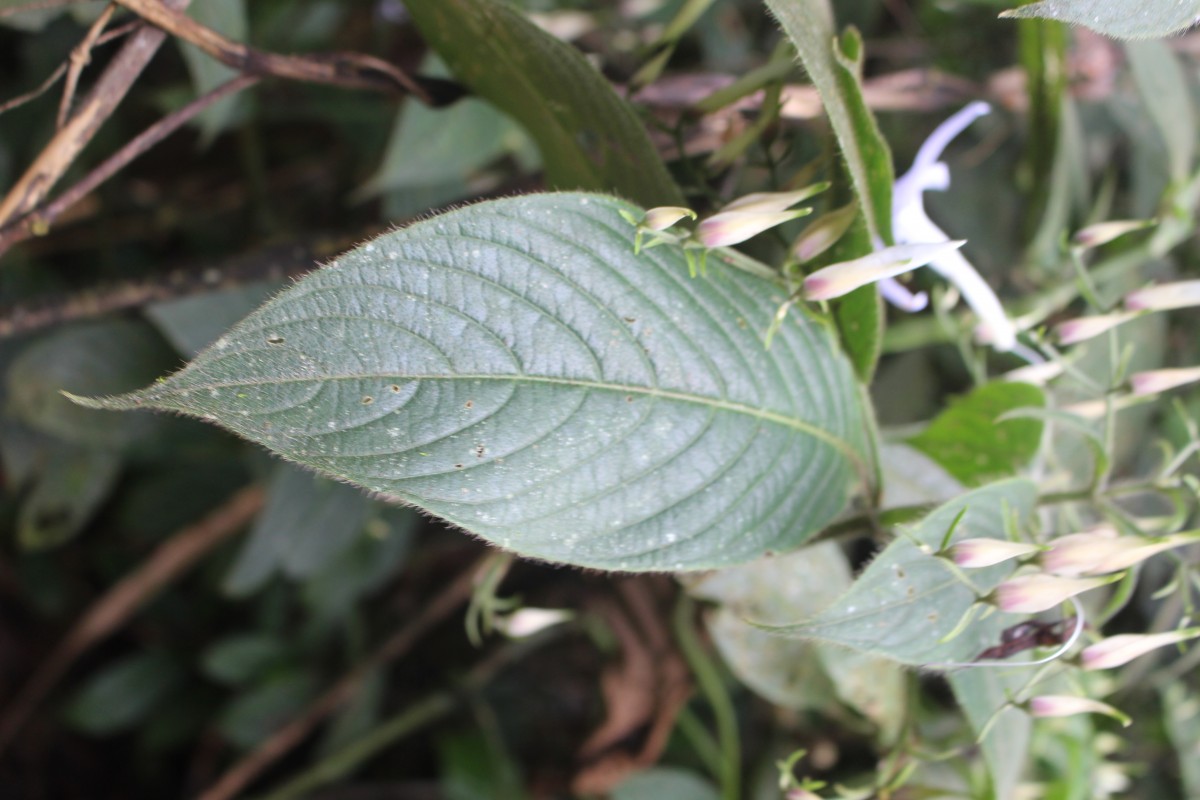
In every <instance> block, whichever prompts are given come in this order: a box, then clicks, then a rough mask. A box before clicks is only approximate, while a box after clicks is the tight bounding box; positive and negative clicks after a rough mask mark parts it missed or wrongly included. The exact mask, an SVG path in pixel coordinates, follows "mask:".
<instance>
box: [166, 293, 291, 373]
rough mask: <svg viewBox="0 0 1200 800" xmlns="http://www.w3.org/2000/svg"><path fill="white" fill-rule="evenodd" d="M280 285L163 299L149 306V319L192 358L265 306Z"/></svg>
mask: <svg viewBox="0 0 1200 800" xmlns="http://www.w3.org/2000/svg"><path fill="white" fill-rule="evenodd" d="M280 286H281V284H279V283H276V282H274V281H267V282H264V283H255V284H251V285H249V286H239V287H238V288H236V289H226V290H222V291H216V292H209V293H206V294H197V295H192V296H190V297H180V298H177V299H174V300H164V301H163V302H161V303H154V304H152V305H149V306H147V307H146V316H147V317H149V318H150V320H151V321H152V322H153V323H154V324H155V325H156V326H157V327H158V329H159V330H160V331H162V333H163V336H165V337H166V338H167V341H169V342H170V343H171V344H172V345H174V346H175V349H176V350H178V351H179V352H180V353H182V354H183V355H185V356H187V357H188V358H191V357H192V356H195V355H196V354H197V353H199V352H200V351H201V350H203V349H204V348H205V347H208V346H209V345H210V344H212V343H213V341H214V340H215V339H216V338H217V337H218V336H220V335H221V334H222V333H224V332H225V331H227V330H229V326H231V325H233V323H235V322H237V321H238V320H239V319H241V318H242V317H244V316H246V315H247V314H249V313H250V312H251V311H253V310H254V309H256V308H258V306H260V305H262V303H263V301H265V300H266V299H267V298H268V297H270V296H271V295H272V294H274V293H275V292H277V291H278V290H279V288H280Z"/></svg>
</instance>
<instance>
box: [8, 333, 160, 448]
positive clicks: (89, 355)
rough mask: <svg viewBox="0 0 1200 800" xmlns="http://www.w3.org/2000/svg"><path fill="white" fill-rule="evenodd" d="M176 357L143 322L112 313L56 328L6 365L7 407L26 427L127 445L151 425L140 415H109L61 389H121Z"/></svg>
mask: <svg viewBox="0 0 1200 800" xmlns="http://www.w3.org/2000/svg"><path fill="white" fill-rule="evenodd" d="M176 363H177V361H176V358H175V356H174V354H173V353H172V352H171V349H170V348H169V347H167V345H166V343H165V342H163V340H162V338H161V337H159V336H158V334H157V333H156V332H155V331H154V329H153V328H151V327H150V326H149V325H146V324H144V323H137V322H129V321H125V320H112V321H105V322H94V323H88V324H83V325H73V326H70V327H64V328H60V329H59V330H57V331H55V332H54V333H52V334H50V335H49V336H46V337H45V338H42V339H38V340H37V341H35V342H33V343H32V344H31V345H29V346H28V347H27V348H25V350H24V351H22V353H21V355H20V356H18V357H17V359H16V361H14V362H13V364H12V366H11V367H10V368H9V371H8V376H7V378H8V380H7V383H8V387H7V388H8V400H9V408H10V410H11V412H12V413H13V414H14V416H16V417H17V418H18V419H20V420H21V421H23V422H25V423H26V424H28V425H29V426H30V427H33V428H35V429H37V430H40V431H42V432H44V433H49V434H52V435H54V436H57V437H59V438H61V439H65V440H66V441H69V442H74V443H77V444H82V445H90V446H96V447H120V446H124V445H128V444H129V443H130V442H132V441H133V440H134V439H136V438H138V437H140V436H144V435H149V434H151V433H153V432H154V431H155V429H157V428H158V427H159V424H158V423H157V422H156V421H155V420H153V419H151V418H147V417H145V416H143V415H130V416H128V417H127V418H125V419H116V418H114V417H112V416H111V415H108V414H102V413H98V412H96V411H93V410H90V409H86V408H81V407H80V406H78V405H76V404H74V403H72V402H70V401H69V400H67V399H66V398H65V397H63V396H62V394H61V392H62V391H63V390H66V391H70V392H74V393H76V394H84V395H97V394H100V395H103V394H113V393H116V392H122V391H128V390H130V389H132V388H133V387H135V386H139V385H145V384H146V382H147V381H149V380H153V379H154V376H155V375H158V374H161V373H162V372H163V371H164V370H166V369H170V368H171V367H173V366H174V365H175V364H176Z"/></svg>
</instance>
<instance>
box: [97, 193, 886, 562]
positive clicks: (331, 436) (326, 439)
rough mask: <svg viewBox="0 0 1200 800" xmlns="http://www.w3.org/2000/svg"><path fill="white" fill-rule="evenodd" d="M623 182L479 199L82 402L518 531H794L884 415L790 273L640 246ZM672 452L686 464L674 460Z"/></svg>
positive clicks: (537, 552) (585, 547)
mask: <svg viewBox="0 0 1200 800" xmlns="http://www.w3.org/2000/svg"><path fill="white" fill-rule="evenodd" d="M622 212H624V214H627V215H631V216H633V217H635V218H636V217H638V216H640V215H641V214H642V211H641V210H640V209H637V208H636V207H633V206H630V205H628V204H625V203H622V202H620V201H618V200H615V199H613V198H610V197H602V196H598V195H581V194H551V195H538V196H529V197H522V198H514V199H508V200H499V201H493V202H490V203H480V204H478V205H474V206H471V207H469V208H466V209H462V210H459V211H455V212H452V213H450V214H446V215H443V216H441V217H437V218H435V219H431V220H427V221H425V222H422V223H419V224H417V225H414V226H412V227H410V228H407V229H405V230H402V231H397V232H394V233H389V234H386V235H384V236H381V237H379V238H378V239H376V240H374V241H372V242H370V243H368V244H366V245H364V246H363V247H361V248H359V249H358V250H355V251H352V252H351V253H348V254H346V255H345V256H343V257H342V258H341V259H339V260H338V261H336V262H334V263H333V264H331V265H330V266H329V267H327V268H325V269H322V270H319V271H318V272H316V273H313V274H311V275H309V276H308V277H306V278H305V279H304V280H302V281H300V282H299V283H297V284H296V285H295V286H293V287H292V288H290V289H289V290H287V291H286V292H284V293H282V294H280V295H279V296H278V297H276V298H275V299H274V300H272V301H271V302H270V303H269V304H267V305H266V306H264V307H263V308H262V309H260V310H259V311H257V312H255V313H254V314H253V315H251V316H250V317H249V318H247V319H246V320H245V321H243V322H242V323H241V324H239V325H238V326H237V327H235V328H234V329H233V330H232V331H231V332H230V333H228V334H226V335H225V336H223V337H222V338H221V339H219V340H218V341H217V343H216V344H215V345H214V346H213V347H212V348H211V349H209V350H206V351H205V352H204V353H202V354H201V355H200V356H199V357H198V358H197V359H196V360H195V361H194V362H192V364H191V365H189V366H188V367H187V368H186V369H184V370H182V371H180V372H177V373H175V374H174V375H172V376H170V377H169V378H166V379H165V380H163V381H161V382H159V383H156V384H155V385H153V386H150V387H148V388H147V389H145V390H143V391H142V392H138V393H135V394H130V395H125V396H124V397H120V398H110V399H108V400H101V401H95V400H93V401H89V402H91V403H92V404H93V405H96V406H101V407H107V408H120V409H135V408H158V409H170V410H177V411H182V412H185V413H188V414H192V415H196V416H201V417H206V418H209V419H211V420H213V421H216V422H219V423H220V424H221V425H223V426H226V427H228V428H230V429H231V430H233V431H235V432H237V433H239V434H241V435H243V436H246V437H247V438H250V439H252V440H254V441H257V442H260V443H262V444H264V445H267V446H269V447H271V448H272V449H274V450H275V451H277V452H279V453H280V454H282V455H284V456H285V457H287V458H289V459H291V460H295V461H298V462H301V463H304V464H307V465H308V466H311V467H314V468H317V469H320V470H323V471H325V472H327V473H328V474H331V475H335V476H337V477H339V478H341V479H343V480H348V481H352V482H354V483H357V484H359V485H362V486H365V487H367V488H368V489H371V490H372V491H376V492H380V493H382V494H386V495H390V496H392V497H395V498H398V499H400V500H404V501H406V502H409V503H412V504H414V505H419V506H421V507H423V508H425V509H427V510H429V511H431V512H433V513H435V514H438V515H439V516H442V517H444V518H446V519H448V520H450V521H452V522H454V523H455V524H458V525H460V526H462V527H463V528H466V529H467V530H469V531H472V532H474V533H476V534H478V535H480V536H484V537H486V538H487V539H489V540H490V541H492V542H495V543H497V544H499V545H501V546H504V547H508V548H511V549H513V550H515V551H517V552H519V553H522V554H525V555H532V556H537V557H540V558H546V559H550V560H555V561H563V562H568V563H573V564H579V565H586V566H592V567H598V568H608V569H625V570H687V569H701V568H710V567H715V566H724V565H729V564H734V563H740V562H745V561H748V560H751V559H754V558H756V557H758V556H760V555H762V554H763V553H765V552H768V551H775V552H784V551H787V550H791V549H793V548H795V547H796V546H797V545H799V544H800V543H802V542H803V541H804V540H805V539H806V538H807V537H808V536H810V535H812V534H813V533H814V532H816V531H818V530H820V529H821V528H822V527H823V526H824V525H825V524H826V523H828V522H829V520H830V519H832V518H833V516H834V515H836V514H837V513H838V512H839V511H840V510H841V508H842V507H843V505H844V504H845V502H846V498H847V496H848V493H849V491H850V489H851V488H852V487H853V486H854V485H855V484H856V483H860V482H863V481H869V480H870V479H871V478H870V476H872V475H873V472H874V469H873V465H871V461H872V458H873V454H872V452H871V449H870V448H871V445H870V441H869V440H870V437H871V435H872V433H871V428H870V422H869V418H868V417H867V415H866V414H865V413H864V408H863V403H862V398H861V396H860V393H859V390H858V385H857V383H856V381H855V380H854V377H853V375H852V373H851V371H850V366H849V364H848V363H847V362H846V361H845V359H844V358H843V357H842V355H841V353H840V352H839V351H838V350H837V347H836V344H835V342H834V340H833V338H832V336H831V335H830V334H829V332H828V331H827V330H826V328H825V327H824V326H822V325H821V324H819V323H817V322H815V321H813V320H812V319H810V318H809V317H808V316H807V315H805V314H804V313H803V312H801V311H793V312H792V313H791V314H790V315H789V316H788V317H787V318H786V320H785V321H784V324H783V326H782V327H781V328H780V329H779V331H778V333H777V335H776V336H775V339H774V343H773V346H772V347H771V348H770V350H768V349H766V348H765V347H764V346H763V343H762V339H761V337H762V332H763V331H765V330H766V329H767V327H768V326H769V325H770V324H771V321H772V319H773V318H774V315H775V312H776V309H778V308H779V306H780V304H781V303H782V302H783V301H784V299H785V294H784V291H785V290H784V289H783V288H782V287H780V286H778V285H776V284H775V283H773V282H770V281H767V280H764V279H762V278H760V277H757V276H756V275H752V274H750V273H748V272H745V271H743V270H741V269H736V268H733V267H729V266H727V265H726V263H724V261H725V256H723V255H722V253H721V252H720V251H717V252H715V253H713V254H711V255H710V256H709V258H708V273H707V276H706V277H698V278H695V279H693V278H689V277H688V275H689V269H688V264H687V261H686V258H685V255H684V253H683V251H682V249H680V248H679V247H677V246H662V247H655V248H653V249H646V250H643V251H642V252H641V254H640V255H638V254H635V253H634V252H633V246H632V245H633V241H632V240H633V226H632V225H630V223H629V222H627V221H626V219H625V218H624V217H623V216H622ZM664 470H666V471H669V472H670V475H671V478H670V480H663V475H664V474H666V472H664Z"/></svg>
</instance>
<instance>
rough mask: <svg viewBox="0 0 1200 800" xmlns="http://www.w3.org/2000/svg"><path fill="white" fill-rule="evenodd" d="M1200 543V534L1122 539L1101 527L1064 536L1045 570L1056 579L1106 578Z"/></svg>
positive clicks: (1052, 547)
mask: <svg viewBox="0 0 1200 800" xmlns="http://www.w3.org/2000/svg"><path fill="white" fill-rule="evenodd" d="M1196 541H1200V533H1197V532H1192V533H1177V534H1175V535H1173V536H1162V537H1158V538H1147V537H1143V536H1118V535H1117V532H1116V530H1114V529H1113V528H1112V527H1111V526H1108V525H1101V526H1099V527H1097V528H1093V529H1092V530H1090V531H1085V532H1083V533H1073V534H1071V535H1069V536H1060V537H1059V538H1057V539H1055V540H1054V541H1052V542H1050V544H1049V546H1048V548H1047V550H1046V552H1045V553H1044V554H1043V555H1042V558H1041V562H1042V566H1043V567H1045V568H1046V570H1047V571H1048V572H1052V573H1054V574H1055V575H1064V576H1068V577H1078V576H1081V575H1104V574H1107V573H1110V572H1116V571H1118V570H1122V569H1127V568H1129V567H1132V566H1133V565H1134V564H1139V563H1141V562H1142V561H1145V560H1146V559H1147V558H1149V557H1150V556H1153V555H1156V554H1158V553H1161V552H1163V551H1165V550H1171V549H1173V548H1176V547H1182V546H1183V545H1185V544H1191V543H1193V542H1196Z"/></svg>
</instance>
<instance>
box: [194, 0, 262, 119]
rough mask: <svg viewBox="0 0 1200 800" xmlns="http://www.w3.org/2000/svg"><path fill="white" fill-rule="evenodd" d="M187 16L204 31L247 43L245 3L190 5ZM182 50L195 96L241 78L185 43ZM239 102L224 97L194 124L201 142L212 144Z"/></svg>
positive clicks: (211, 0) (225, 0)
mask: <svg viewBox="0 0 1200 800" xmlns="http://www.w3.org/2000/svg"><path fill="white" fill-rule="evenodd" d="M187 13H188V14H189V15H190V16H191V17H192V19H194V20H196V21H197V22H199V23H200V24H201V25H204V26H205V27H208V28H212V29H213V30H214V31H216V32H217V33H221V34H224V35H225V36H227V37H229V38H230V39H233V40H234V41H238V42H244V41H246V36H247V33H248V32H249V31H248V28H249V26H248V25H247V22H246V5H245V2H244V0H203V2H199V3H190V4H189V5H188V7H187ZM178 41H179V50H180V53H181V54H182V55H183V60H184V62H185V63H186V64H187V68H188V72H190V73H191V76H192V85H193V86H195V88H196V94H197V95H201V94H204V93H205V92H210V91H212V90H213V89H215V88H217V87H218V86H220V85H221V84H222V83H225V82H226V81H228V80H231V79H232V78H236V77H237V76H238V74H239V73H238V71H237V70H235V69H232V68H231V67H227V66H225V65H224V64H222V63H221V62H220V61H217V60H216V59H215V58H213V57H212V56H210V55H208V54H207V53H205V52H204V51H202V50H200V49H199V48H198V47H196V46H195V45H192V44H188V43H187V42H185V41H183V40H182V39H180V40H178ZM238 102H240V98H239V97H238V95H236V94H234V95H231V96H229V97H223V98H221V99H220V100H218V101H217V102H216V103H213V104H212V105H211V106H209V107H208V108H206V109H204V111H202V112H200V114H199V115H198V116H197V117H196V118H195V120H194V122H195V123H196V125H198V126H199V128H200V133H201V140H202V141H204V142H205V143H207V142H210V141H212V139H213V137H214V136H216V135H217V134H218V133H220V132H221V131H222V130H224V129H225V127H226V126H227V125H228V124H229V122H230V121H231V119H232V118H233V115H234V112H235V111H236V110H237V104H238Z"/></svg>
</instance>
